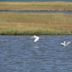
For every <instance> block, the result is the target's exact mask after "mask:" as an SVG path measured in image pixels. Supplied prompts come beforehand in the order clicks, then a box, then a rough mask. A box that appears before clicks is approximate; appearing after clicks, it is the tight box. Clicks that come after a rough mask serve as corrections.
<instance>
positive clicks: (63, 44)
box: [61, 41, 71, 46]
mask: <svg viewBox="0 0 72 72" xmlns="http://www.w3.org/2000/svg"><path fill="white" fill-rule="evenodd" d="M69 44H71V42H70V41H68V42H66V41H64V42H62V43H61V45H62V46H68V45H69Z"/></svg>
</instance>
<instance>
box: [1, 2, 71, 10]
mask: <svg viewBox="0 0 72 72" xmlns="http://www.w3.org/2000/svg"><path fill="white" fill-rule="evenodd" d="M0 10H59V11H61V10H72V2H0Z"/></svg>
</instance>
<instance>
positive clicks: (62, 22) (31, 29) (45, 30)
mask: <svg viewBox="0 0 72 72" xmlns="http://www.w3.org/2000/svg"><path fill="white" fill-rule="evenodd" d="M0 34H2V35H4V34H8V35H17V34H18V35H31V34H40V35H41V34H44V35H45V34H50V35H52V34H55V35H58V34H72V15H64V14H14V13H6V14H5V13H0Z"/></svg>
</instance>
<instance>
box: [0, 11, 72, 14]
mask: <svg viewBox="0 0 72 72" xmlns="http://www.w3.org/2000/svg"><path fill="white" fill-rule="evenodd" d="M0 13H18V14H53V13H54V14H56V13H57V14H58V13H59V14H60V13H62V14H72V11H48V10H0Z"/></svg>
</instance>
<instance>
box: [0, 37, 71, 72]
mask: <svg viewBox="0 0 72 72" xmlns="http://www.w3.org/2000/svg"><path fill="white" fill-rule="evenodd" d="M64 40H66V41H71V42H72V36H40V40H39V41H38V42H37V43H34V42H33V39H32V38H31V36H0V72H72V43H71V44H70V45H69V46H67V47H63V46H61V45H60V43H61V42H63V41H64Z"/></svg>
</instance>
